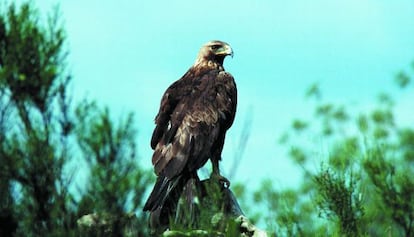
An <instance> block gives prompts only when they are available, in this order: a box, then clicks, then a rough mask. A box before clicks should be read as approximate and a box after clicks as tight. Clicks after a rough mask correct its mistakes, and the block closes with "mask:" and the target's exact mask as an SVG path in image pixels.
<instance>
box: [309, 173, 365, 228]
mask: <svg viewBox="0 0 414 237" xmlns="http://www.w3.org/2000/svg"><path fill="white" fill-rule="evenodd" d="M314 178H315V183H316V188H317V193H318V196H319V199H318V206H319V208H320V210H321V212H322V213H323V214H325V216H326V218H328V219H334V220H335V221H336V222H338V224H339V232H340V233H341V234H343V235H344V236H359V229H360V227H359V224H360V219H361V218H362V216H363V215H364V208H363V206H362V200H361V194H360V193H356V192H357V190H358V188H357V187H356V185H357V182H356V180H355V178H354V176H353V175H352V174H349V175H336V174H334V173H333V172H332V171H331V170H330V169H328V168H322V171H321V172H320V173H319V174H317V175H316V176H315V177H314Z"/></svg>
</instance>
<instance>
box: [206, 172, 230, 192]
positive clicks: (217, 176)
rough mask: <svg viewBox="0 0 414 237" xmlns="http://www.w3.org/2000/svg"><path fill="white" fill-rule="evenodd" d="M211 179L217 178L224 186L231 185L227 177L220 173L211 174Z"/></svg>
mask: <svg viewBox="0 0 414 237" xmlns="http://www.w3.org/2000/svg"><path fill="white" fill-rule="evenodd" d="M210 179H214V180H217V181H218V182H219V183H220V184H222V185H223V186H224V188H229V187H230V181H229V180H228V179H227V178H226V177H223V176H221V175H219V174H214V173H213V174H211V176H210Z"/></svg>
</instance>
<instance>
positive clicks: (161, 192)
mask: <svg viewBox="0 0 414 237" xmlns="http://www.w3.org/2000/svg"><path fill="white" fill-rule="evenodd" d="M189 178H190V177H185V176H183V175H178V176H176V177H174V178H172V179H168V178H167V177H165V176H163V175H160V176H158V178H157V182H156V183H155V185H154V189H153V190H152V192H151V194H150V196H149V197H148V200H147V202H146V203H145V205H144V208H143V210H144V211H155V210H156V209H157V208H159V207H161V208H164V207H167V205H168V207H167V208H173V207H174V206H175V205H176V204H177V202H178V199H179V197H180V195H181V192H182V190H183V188H184V186H185V183H186V182H187V180H188V179H189ZM171 205H172V206H171Z"/></svg>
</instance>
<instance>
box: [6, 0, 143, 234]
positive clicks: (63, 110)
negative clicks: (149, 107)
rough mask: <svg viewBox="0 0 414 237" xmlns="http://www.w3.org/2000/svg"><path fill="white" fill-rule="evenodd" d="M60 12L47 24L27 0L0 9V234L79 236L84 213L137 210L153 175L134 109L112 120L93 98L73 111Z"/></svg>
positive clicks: (141, 223)
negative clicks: (84, 176)
mask: <svg viewBox="0 0 414 237" xmlns="http://www.w3.org/2000/svg"><path fill="white" fill-rule="evenodd" d="M4 5H5V4H2V7H3V6H4ZM58 15H59V14H58V12H57V11H56V12H55V14H54V15H52V16H51V17H49V18H48V19H47V22H46V23H44V21H43V20H42V18H40V17H39V13H38V12H37V11H36V10H35V9H34V7H33V6H32V3H24V4H22V5H20V6H18V7H17V6H16V5H15V4H10V6H9V7H8V8H6V9H0V166H1V167H2V169H1V171H0V236H10V235H11V234H12V233H14V234H15V235H16V236H76V235H77V234H78V232H77V226H76V219H77V218H79V217H80V216H81V215H83V214H89V212H110V213H112V214H115V215H118V214H119V215H121V214H123V213H125V212H136V211H137V210H140V206H141V205H142V199H143V194H144V193H145V191H146V187H147V185H148V183H149V181H150V180H149V175H148V171H144V170H142V169H141V168H140V167H139V166H138V165H137V160H136V144H135V137H136V129H135V128H134V126H133V124H134V120H133V116H132V114H130V115H128V116H127V117H126V118H125V119H122V120H121V121H120V122H119V123H118V124H117V123H116V122H114V121H113V120H112V119H111V118H110V113H109V111H108V109H104V110H101V109H99V108H98V107H97V106H96V104H95V103H90V102H83V103H81V104H80V105H79V106H77V108H76V110H75V111H74V110H73V107H74V106H73V105H72V101H71V100H70V97H69V96H68V94H69V93H68V85H69V82H70V76H69V73H68V72H67V71H66V67H65V66H66V56H67V51H66V50H65V47H66V43H65V39H66V38H65V37H66V36H65V32H64V30H63V28H62V27H61V25H60V21H59V17H58ZM77 144H79V147H80V149H79V148H78V147H77ZM79 158H84V159H85V160H86V161H87V163H88V165H89V166H88V167H82V168H83V169H84V170H88V169H89V170H90V172H89V173H90V179H89V180H87V181H86V180H85V183H81V184H79V185H84V186H86V188H83V189H82V187H81V188H80V190H86V191H85V192H81V193H79V192H74V193H72V192H70V191H69V190H71V189H70V188H69V187H72V186H71V185H73V184H72V177H73V175H74V174H76V173H71V170H69V169H68V166H67V165H68V164H69V163H74V162H76V161H79ZM75 196H77V197H80V201H78V200H77V199H76V198H75ZM137 220H138V223H140V226H141V228H140V230H139V231H140V232H139V234H140V235H143V234H145V233H147V232H146V228H145V227H146V224H144V223H146V220H144V216H143V215H140V218H138V219H137Z"/></svg>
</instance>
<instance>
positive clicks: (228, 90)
mask: <svg viewBox="0 0 414 237" xmlns="http://www.w3.org/2000/svg"><path fill="white" fill-rule="evenodd" d="M217 82H218V83H217V88H216V90H217V97H216V99H217V103H218V106H217V107H218V110H219V111H220V113H221V115H222V116H221V118H222V119H221V123H222V126H223V131H222V132H226V130H227V129H229V128H230V127H231V125H232V124H233V121H234V117H235V115H236V107H237V87H236V83H235V82H234V78H233V76H232V75H231V74H230V73H228V72H225V71H223V72H220V73H219V75H218V76H217Z"/></svg>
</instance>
